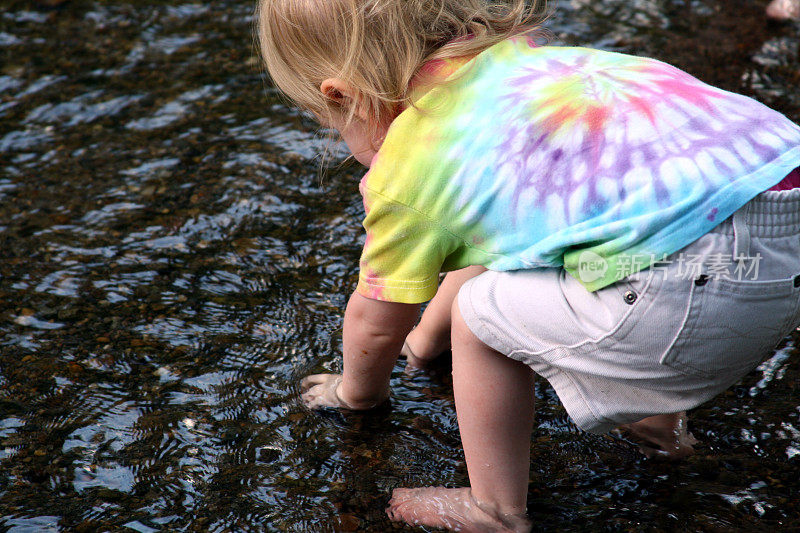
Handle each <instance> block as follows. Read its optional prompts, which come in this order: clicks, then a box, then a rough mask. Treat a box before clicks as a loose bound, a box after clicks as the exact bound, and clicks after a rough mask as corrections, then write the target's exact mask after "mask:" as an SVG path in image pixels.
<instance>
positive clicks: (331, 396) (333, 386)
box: [300, 374, 385, 411]
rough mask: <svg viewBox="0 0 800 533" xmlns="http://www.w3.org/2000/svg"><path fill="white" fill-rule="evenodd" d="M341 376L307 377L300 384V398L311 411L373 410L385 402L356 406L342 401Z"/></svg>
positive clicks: (315, 375) (316, 375)
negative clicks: (326, 408) (329, 409)
mask: <svg viewBox="0 0 800 533" xmlns="http://www.w3.org/2000/svg"><path fill="white" fill-rule="evenodd" d="M341 385H342V375H341V374H313V375H311V376H306V377H305V378H303V380H302V381H301V382H300V393H301V395H300V397H301V398H302V400H303V403H304V404H305V405H306V407H308V408H309V409H321V408H323V407H333V408H335V409H350V410H353V411H363V410H367V409H372V408H373V407H377V406H378V405H380V404H382V403H383V402H384V401H385V399H384V400H381V401H379V402H374V403H368V404H360V405H356V404H353V403H349V402H346V401H345V400H343V399H342V389H341Z"/></svg>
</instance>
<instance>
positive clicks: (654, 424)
mask: <svg viewBox="0 0 800 533" xmlns="http://www.w3.org/2000/svg"><path fill="white" fill-rule="evenodd" d="M687 422H688V418H687V416H686V411H682V412H680V413H674V414H667V415H656V416H651V417H648V418H644V419H642V420H639V421H638V422H634V423H632V424H625V425H623V426H620V427H619V428H617V431H618V432H619V433H620V434H621V435H622V436H623V437H626V438H628V439H630V440H632V441H633V442H635V443H636V444H638V445H639V450H640V451H641V452H642V453H643V454H644V455H646V456H647V457H648V458H650V459H668V460H678V459H683V458H684V457H689V456H690V455H693V454H694V447H693V445H695V444H697V439H695V438H694V435H692V434H691V433H689V430H688V428H687V425H688V424H687Z"/></svg>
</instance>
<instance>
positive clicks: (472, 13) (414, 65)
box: [256, 0, 544, 125]
mask: <svg viewBox="0 0 800 533" xmlns="http://www.w3.org/2000/svg"><path fill="white" fill-rule="evenodd" d="M542 13H543V8H542V7H540V6H539V2H538V1H536V0H534V1H530V0H504V1H487V0H260V1H259V6H258V8H257V12H256V16H257V25H258V41H259V48H260V50H261V55H262V57H263V59H264V62H265V63H266V66H267V70H268V71H269V74H270V76H271V78H272V80H273V82H274V84H275V85H276V86H277V87H278V88H279V89H280V90H281V91H282V92H283V93H284V94H286V95H287V96H288V97H289V98H290V99H291V100H293V101H294V102H295V103H296V104H297V105H298V106H300V107H301V108H304V109H306V110H308V111H310V112H312V113H313V114H314V115H316V116H317V118H319V119H320V120H323V121H324V120H326V119H327V117H330V116H331V113H332V112H333V111H337V112H340V113H341V112H344V113H345V116H346V117H347V118H346V120H347V121H348V122H349V121H350V120H352V118H353V115H354V113H355V111H356V110H354V109H344V110H342V109H340V108H338V106H337V105H336V102H335V101H333V100H332V99H330V98H327V97H326V96H325V95H323V94H322V92H321V91H320V84H321V83H322V82H323V81H324V80H326V79H328V78H341V79H342V80H344V81H346V82H347V83H348V84H350V86H351V87H353V88H354V89H355V91H357V94H358V96H359V103H360V104H361V105H362V106H363V108H362V109H360V110H359V111H360V112H362V113H365V114H366V116H367V117H369V120H368V122H369V123H371V124H373V125H378V124H388V122H390V121H391V120H393V119H394V117H395V116H396V114H397V113H398V110H399V109H400V108H401V107H403V106H407V105H409V104H410V103H411V102H410V94H409V85H410V84H411V81H412V80H413V79H414V76H415V75H417V73H418V72H419V71H420V68H421V67H422V65H424V64H425V63H427V62H428V61H432V60H442V59H448V58H455V57H464V56H473V55H476V54H478V53H480V52H482V51H483V50H485V49H487V48H489V47H490V46H492V45H494V44H496V43H498V42H500V41H502V40H504V39H506V38H508V37H511V36H514V35H518V34H522V33H526V32H528V31H530V30H532V29H533V28H534V27H535V26H536V25H537V24H539V23H541V21H542V20H543V18H544V16H543V15H542Z"/></svg>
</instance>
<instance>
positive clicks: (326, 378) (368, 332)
mask: <svg viewBox="0 0 800 533" xmlns="http://www.w3.org/2000/svg"><path fill="white" fill-rule="evenodd" d="M419 307H420V306H419V304H401V303H393V302H382V301H379V300H371V299H369V298H366V297H364V296H361V295H360V294H358V293H353V296H351V297H350V301H349V302H348V303H347V310H346V311H345V313H344V331H343V335H342V337H343V338H342V343H343V345H344V347H343V350H342V351H343V355H344V372H343V374H342V375H341V376H340V375H338V374H317V375H314V376H308V377H307V378H305V379H304V380H303V382H302V383H301V390H303V391H305V392H303V402H304V403H305V404H306V405H307V406H308V407H311V408H312V409H314V408H318V407H344V408H348V409H370V408H372V407H375V406H376V405H378V404H380V403H382V402H383V401H384V400H386V398H388V397H389V377H390V376H391V373H392V368H393V367H394V363H395V362H396V361H397V357H398V355H399V354H400V349H401V348H402V346H403V341H404V340H405V338H406V335H408V332H409V331H411V328H412V327H413V326H414V323H415V322H416V321H417V317H418V316H419Z"/></svg>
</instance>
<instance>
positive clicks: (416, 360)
mask: <svg viewBox="0 0 800 533" xmlns="http://www.w3.org/2000/svg"><path fill="white" fill-rule="evenodd" d="M484 272H486V267H482V266H477V265H476V266H470V267H467V268H462V269H461V270H455V271H453V272H448V273H447V275H446V276H445V278H444V281H443V282H442V284H441V285H439V290H438V291H437V292H436V296H434V297H433V300H431V301H430V303H429V304H428V307H426V308H425V312H424V313H422V318H420V321H419V324H418V325H417V327H416V328H414V331H412V332H411V333H410V334H409V335H408V337H406V344H405V346H403V352H402V354H403V355H405V356H406V359H407V361H408V366H410V367H412V368H414V367H415V368H425V367H426V366H427V365H428V363H430V362H431V361H433V360H434V359H436V358H437V357H439V355H441V354H442V352H444V351H446V350H448V349H449V348H450V309H451V308H452V307H453V301H454V300H455V299H456V296H457V295H458V291H459V290H460V289H461V286H462V285H463V284H464V283H465V282H467V281H468V280H470V279H472V278H474V277H475V276H477V275H479V274H482V273H484Z"/></svg>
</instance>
